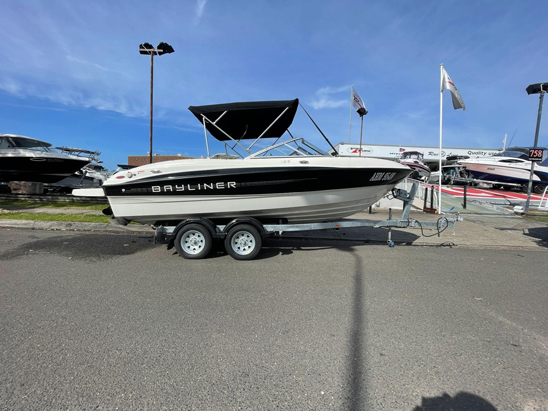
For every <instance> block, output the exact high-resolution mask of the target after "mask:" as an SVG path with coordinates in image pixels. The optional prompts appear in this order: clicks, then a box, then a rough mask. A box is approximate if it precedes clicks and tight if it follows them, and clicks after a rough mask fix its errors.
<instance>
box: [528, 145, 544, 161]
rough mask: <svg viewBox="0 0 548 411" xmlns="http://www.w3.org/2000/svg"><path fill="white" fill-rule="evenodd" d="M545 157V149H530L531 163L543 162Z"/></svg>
mask: <svg viewBox="0 0 548 411" xmlns="http://www.w3.org/2000/svg"><path fill="white" fill-rule="evenodd" d="M543 156H544V149H542V148H530V149H529V161H542V157H543Z"/></svg>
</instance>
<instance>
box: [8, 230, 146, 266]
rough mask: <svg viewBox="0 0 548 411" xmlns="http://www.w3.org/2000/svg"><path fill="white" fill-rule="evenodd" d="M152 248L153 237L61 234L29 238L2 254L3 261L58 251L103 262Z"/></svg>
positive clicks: (58, 252) (57, 252) (62, 253)
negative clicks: (30, 239)
mask: <svg viewBox="0 0 548 411" xmlns="http://www.w3.org/2000/svg"><path fill="white" fill-rule="evenodd" d="M152 247H154V245H153V244H152V237H136V236H133V235H114V236H113V235H108V234H92V235H90V234H89V233H86V234H81V235H61V236H58V237H48V238H44V239H40V240H36V241H29V242H27V243H25V244H22V245H20V246H18V247H16V248H15V249H12V250H9V251H6V252H3V253H0V261H2V260H13V259H15V258H19V257H24V256H28V255H32V254H40V253H48V254H58V255H62V256H64V257H67V258H71V259H74V260H88V261H100V260H108V259H111V258H114V257H120V256H124V255H131V254H135V253H138V252H139V251H142V250H145V249H150V248H152Z"/></svg>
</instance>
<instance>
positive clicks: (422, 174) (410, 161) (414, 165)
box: [396, 151, 430, 181]
mask: <svg viewBox="0 0 548 411" xmlns="http://www.w3.org/2000/svg"><path fill="white" fill-rule="evenodd" d="M396 161H397V162H398V163H400V164H404V165H406V166H407V167H409V168H410V169H411V170H413V173H412V174H411V178H413V179H415V180H423V181H428V179H429V178H430V167H428V166H427V165H426V164H425V163H424V154H423V153H421V152H420V151H404V152H403V153H402V155H401V157H400V158H398V159H397V160H396Z"/></svg>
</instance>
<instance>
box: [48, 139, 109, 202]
mask: <svg viewBox="0 0 548 411" xmlns="http://www.w3.org/2000/svg"><path fill="white" fill-rule="evenodd" d="M55 148H56V149H57V150H59V151H60V152H61V153H62V154H66V155H70V156H77V157H87V158H88V159H89V160H90V161H91V162H90V163H89V164H86V165H85V166H84V167H82V168H81V169H80V170H78V171H75V172H74V173H73V174H71V175H70V176H68V177H66V178H64V179H62V180H60V181H58V182H56V183H50V184H46V185H45V189H46V190H48V191H53V192H66V193H71V192H72V190H73V189H75V188H82V187H100V186H101V185H102V184H103V183H104V182H105V181H106V180H107V178H108V177H109V176H110V173H109V172H108V170H107V169H106V168H105V167H103V166H102V165H101V164H100V163H102V161H101V160H99V156H100V155H101V153H100V152H99V151H90V150H82V149H80V148H72V147H55Z"/></svg>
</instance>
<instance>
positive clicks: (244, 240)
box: [230, 231, 257, 255]
mask: <svg viewBox="0 0 548 411" xmlns="http://www.w3.org/2000/svg"><path fill="white" fill-rule="evenodd" d="M230 246H231V247H232V250H234V252H235V253H236V254H239V255H248V254H250V253H252V252H253V250H254V249H255V247H256V246H257V243H256V242H255V237H253V236H252V235H251V233H249V231H238V232H237V233H236V234H234V236H233V237H232V240H231V241H230Z"/></svg>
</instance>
